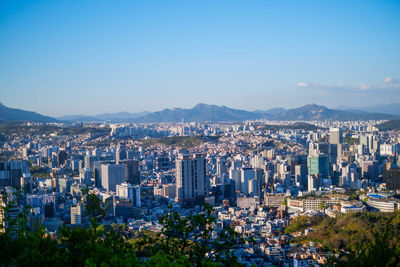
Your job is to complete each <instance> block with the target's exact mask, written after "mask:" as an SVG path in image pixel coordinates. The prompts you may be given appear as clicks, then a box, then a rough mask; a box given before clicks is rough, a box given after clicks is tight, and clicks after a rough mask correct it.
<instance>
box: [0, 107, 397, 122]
mask: <svg viewBox="0 0 400 267" xmlns="http://www.w3.org/2000/svg"><path fill="white" fill-rule="evenodd" d="M399 118H400V116H399V115H392V114H385V113H370V112H366V111H361V110H338V109H329V108H327V107H324V106H320V105H317V104H308V105H305V106H302V107H299V108H294V109H284V108H272V109H268V110H264V111H263V110H256V111H246V110H240V109H232V108H229V107H226V106H217V105H207V104H197V105H196V106H194V107H193V108H190V109H184V108H171V109H164V110H162V111H157V112H147V111H144V112H140V113H129V112H119V113H104V114H99V115H95V116H86V115H69V116H63V117H59V118H57V119H55V118H51V117H48V116H43V115H40V114H38V113H36V112H31V111H24V110H20V109H13V108H8V107H6V106H4V105H2V104H1V105H0V121H37V122H55V121H64V122H98V121H111V122H123V121H127V122H137V123H157V122H181V121H182V120H184V121H186V122H188V121H195V122H240V121H245V120H257V119H268V120H287V121H312V120H342V121H350V120H392V119H399Z"/></svg>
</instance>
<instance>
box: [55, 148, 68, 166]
mask: <svg viewBox="0 0 400 267" xmlns="http://www.w3.org/2000/svg"><path fill="white" fill-rule="evenodd" d="M67 159H68V154H67V151H64V150H60V151H58V153H57V166H58V167H60V166H61V165H63V164H64V163H65V162H66V161H67Z"/></svg>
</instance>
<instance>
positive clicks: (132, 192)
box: [116, 183, 141, 207]
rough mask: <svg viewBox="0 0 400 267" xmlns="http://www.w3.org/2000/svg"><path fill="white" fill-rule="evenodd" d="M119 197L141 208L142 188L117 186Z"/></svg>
mask: <svg viewBox="0 0 400 267" xmlns="http://www.w3.org/2000/svg"><path fill="white" fill-rule="evenodd" d="M116 188H117V189H116V192H117V196H118V197H120V198H122V199H129V200H131V201H132V203H133V205H134V206H135V207H140V205H141V204H140V186H138V185H131V184H129V183H122V184H119V185H117V186H116Z"/></svg>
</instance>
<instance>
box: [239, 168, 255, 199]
mask: <svg viewBox="0 0 400 267" xmlns="http://www.w3.org/2000/svg"><path fill="white" fill-rule="evenodd" d="M254 177H255V172H254V169H253V168H242V170H241V177H240V183H241V187H240V192H242V193H243V194H245V195H247V194H248V193H249V180H251V179H254Z"/></svg>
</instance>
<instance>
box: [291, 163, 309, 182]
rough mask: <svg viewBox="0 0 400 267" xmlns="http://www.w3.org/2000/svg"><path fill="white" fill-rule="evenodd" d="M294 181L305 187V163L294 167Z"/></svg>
mask: <svg viewBox="0 0 400 267" xmlns="http://www.w3.org/2000/svg"><path fill="white" fill-rule="evenodd" d="M294 181H295V182H296V183H299V185H300V186H301V187H302V188H307V167H306V166H305V165H296V166H295V167H294Z"/></svg>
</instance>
